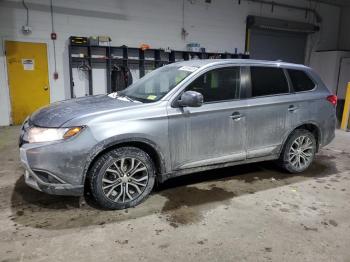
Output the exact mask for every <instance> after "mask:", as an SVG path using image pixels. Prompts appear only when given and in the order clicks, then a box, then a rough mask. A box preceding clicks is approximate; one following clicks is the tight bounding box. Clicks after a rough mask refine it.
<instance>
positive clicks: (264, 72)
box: [250, 67, 289, 97]
mask: <svg viewBox="0 0 350 262" xmlns="http://www.w3.org/2000/svg"><path fill="white" fill-rule="evenodd" d="M250 74H251V82H252V97H257V96H268V95H277V94H284V93H289V87H288V82H287V79H286V76H285V74H284V72H283V69H281V68H273V67H251V68H250Z"/></svg>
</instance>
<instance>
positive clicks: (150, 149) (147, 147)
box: [82, 138, 166, 184]
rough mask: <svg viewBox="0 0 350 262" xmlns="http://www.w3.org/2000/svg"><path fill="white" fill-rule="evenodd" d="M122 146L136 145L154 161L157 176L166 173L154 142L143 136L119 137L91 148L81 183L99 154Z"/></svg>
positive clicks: (163, 161) (163, 160) (160, 154)
mask: <svg viewBox="0 0 350 262" xmlns="http://www.w3.org/2000/svg"><path fill="white" fill-rule="evenodd" d="M124 146H132V147H137V148H139V149H141V150H143V151H145V152H146V153H147V154H148V155H149V156H150V157H151V159H152V160H153V162H154V165H155V168H156V171H157V173H156V176H157V177H158V176H159V175H160V174H163V173H166V164H165V158H164V155H163V153H162V152H161V150H160V148H159V147H158V146H157V145H156V144H155V143H154V142H152V141H151V140H149V139H145V138H130V139H121V140H118V141H113V142H110V143H100V144H99V145H97V146H96V147H95V148H94V149H93V150H92V152H91V154H90V156H89V157H88V161H87V163H86V164H85V168H84V175H83V181H82V183H83V184H85V183H86V178H87V175H88V172H89V170H90V169H91V167H92V166H93V165H94V163H95V161H96V160H97V159H98V157H99V156H101V155H103V154H104V153H106V152H108V151H110V150H113V149H116V148H120V147H124Z"/></svg>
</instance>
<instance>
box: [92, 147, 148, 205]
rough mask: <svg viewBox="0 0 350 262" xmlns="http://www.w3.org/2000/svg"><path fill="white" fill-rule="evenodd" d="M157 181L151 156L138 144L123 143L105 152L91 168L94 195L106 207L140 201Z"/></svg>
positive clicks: (135, 203) (98, 202)
mask: <svg viewBox="0 0 350 262" xmlns="http://www.w3.org/2000/svg"><path fill="white" fill-rule="evenodd" d="M154 182H155V168H154V164H153V161H152V159H151V158H150V157H149V155H148V154H147V153H146V152H144V151H143V150H141V149H139V148H136V147H121V148H118V149H114V150H111V151H109V152H107V153H105V154H103V155H102V156H100V157H99V158H98V159H97V160H96V162H95V163H94V165H93V167H92V168H91V171H90V188H91V193H92V196H93V198H94V199H95V201H96V202H97V204H98V205H99V206H101V207H103V208H106V209H124V208H129V207H133V206H136V205H138V204H139V203H141V202H142V201H143V200H145V199H146V198H147V196H148V195H149V194H150V192H151V191H152V188H153V186H154Z"/></svg>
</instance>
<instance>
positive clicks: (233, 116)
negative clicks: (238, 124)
mask: <svg viewBox="0 0 350 262" xmlns="http://www.w3.org/2000/svg"><path fill="white" fill-rule="evenodd" d="M230 117H231V118H232V120H235V121H239V120H241V118H242V117H243V115H241V114H240V113H239V112H234V113H233V114H232V115H231V116H230Z"/></svg>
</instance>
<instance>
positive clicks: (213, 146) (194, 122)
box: [168, 67, 245, 170]
mask: <svg viewBox="0 0 350 262" xmlns="http://www.w3.org/2000/svg"><path fill="white" fill-rule="evenodd" d="M240 85H241V83H240V67H225V68H218V69H213V70H209V71H207V72H205V73H203V74H202V75H200V76H199V77H198V78H197V79H195V80H194V81H193V82H191V83H190V84H189V85H188V86H187V87H186V89H185V90H186V91H188V90H191V91H197V92H199V93H201V94H202V95H203V97H204V104H203V105H202V106H201V107H198V108H194V107H184V108H181V107H180V108H173V107H171V106H170V107H169V108H168V115H169V140H170V150H171V157H172V168H173V170H176V169H186V168H192V167H198V166H202V165H208V164H218V163H223V162H228V161H235V160H243V159H245V148H244V146H245V145H244V143H245V118H244V108H245V102H244V101H241V100H240V99H239V95H240V94H239V92H240Z"/></svg>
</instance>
